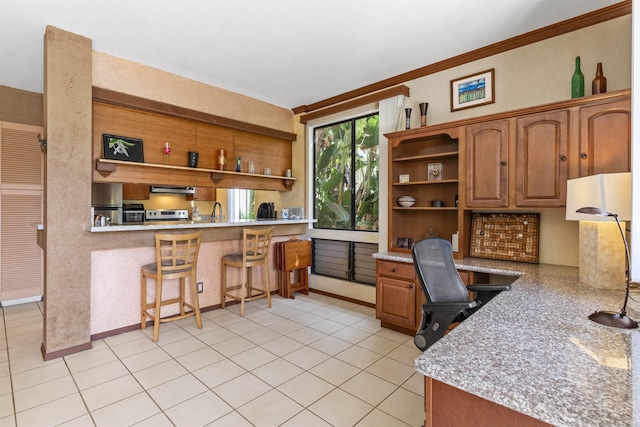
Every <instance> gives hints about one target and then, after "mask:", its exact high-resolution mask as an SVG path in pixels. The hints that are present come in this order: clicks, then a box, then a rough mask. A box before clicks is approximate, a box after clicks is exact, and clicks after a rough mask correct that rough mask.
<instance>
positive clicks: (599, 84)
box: [591, 62, 607, 95]
mask: <svg viewBox="0 0 640 427" xmlns="http://www.w3.org/2000/svg"><path fill="white" fill-rule="evenodd" d="M606 92H607V78H606V77H605V76H604V74H602V62H598V66H597V67H596V78H595V79H593V82H591V94H592V95H597V94H599V93H606Z"/></svg>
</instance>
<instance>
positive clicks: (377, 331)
mask: <svg viewBox="0 0 640 427" xmlns="http://www.w3.org/2000/svg"><path fill="white" fill-rule="evenodd" d="M238 312H239V306H237V305H235V306H231V307H227V309H225V310H214V311H209V312H206V313H203V327H202V329H197V328H196V327H195V321H194V319H193V318H189V319H185V320H182V321H179V322H171V323H165V324H163V325H161V327H160V339H159V341H158V342H157V343H154V342H153V341H152V340H151V339H150V335H151V331H152V329H151V328H147V330H145V331H141V330H136V331H133V332H127V333H124V334H120V335H116V336H112V337H109V338H106V339H103V340H99V341H94V342H93V348H92V349H91V350H87V351H84V352H81V353H77V354H73V355H70V356H67V357H64V358H59V359H55V360H51V361H48V362H43V361H42V357H41V355H40V345H41V343H42V305H41V303H32V304H24V305H17V306H10V307H5V308H0V320H1V321H2V323H1V324H0V427H16V426H17V427H37V426H69V427H71V426H73V427H76V426H77V427H80V426H108V427H118V426H134V425H135V426H140V427H142V426H153V427H163V426H188V427H194V426H216V427H222V426H229V427H231V426H232V427H243V426H287V427H298V426H304V427H314V426H359V427H373V426H380V427H395V426H398V427H400V426H402V427H406V426H413V427H417V426H420V425H422V423H423V421H424V400H423V377H422V375H420V374H418V373H417V372H415V370H414V368H413V361H414V359H415V358H416V357H417V356H418V355H419V351H418V350H417V349H416V348H415V346H414V345H413V341H412V338H411V337H409V336H407V335H403V334H399V333H396V332H393V331H390V330H387V329H382V328H380V322H379V321H377V320H376V319H375V311H374V310H373V309H371V308H367V307H363V306H360V305H356V304H353V303H350V302H345V301H341V300H337V299H334V298H330V297H327V296H323V295H318V294H313V293H311V294H310V295H309V296H305V295H298V296H297V297H296V299H291V300H289V299H284V298H280V297H275V298H274V300H273V307H272V308H271V309H267V304H266V300H257V301H253V302H251V303H250V304H249V306H248V307H247V311H246V313H245V316H244V318H242V317H240V316H239V315H238Z"/></svg>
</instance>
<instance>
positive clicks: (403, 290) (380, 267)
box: [376, 260, 424, 334]
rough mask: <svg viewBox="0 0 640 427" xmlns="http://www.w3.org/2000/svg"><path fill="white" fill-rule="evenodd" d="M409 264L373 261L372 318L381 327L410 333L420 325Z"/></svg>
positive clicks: (414, 282)
mask: <svg viewBox="0 0 640 427" xmlns="http://www.w3.org/2000/svg"><path fill="white" fill-rule="evenodd" d="M418 288H419V285H418V286H416V274H415V270H414V267H413V264H408V263H403V262H393V261H384V260H377V261H376V318H378V319H380V321H381V325H382V326H383V327H386V328H390V329H394V330H397V331H400V332H404V333H407V334H413V333H415V332H416V330H417V329H418V322H420V304H421V303H422V300H423V298H424V297H422V298H419V296H421V294H422V292H420V293H419V294H418V292H417V289H418Z"/></svg>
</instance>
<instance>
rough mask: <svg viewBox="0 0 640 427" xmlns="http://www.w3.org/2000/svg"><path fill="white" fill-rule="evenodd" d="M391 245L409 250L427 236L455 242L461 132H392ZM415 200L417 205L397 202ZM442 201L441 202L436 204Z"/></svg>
mask: <svg viewBox="0 0 640 427" xmlns="http://www.w3.org/2000/svg"><path fill="white" fill-rule="evenodd" d="M388 137H389V150H390V151H389V170H390V181H391V182H390V185H389V207H388V209H389V219H390V227H389V242H388V247H389V248H390V250H391V251H398V252H409V250H410V248H411V243H413V242H417V241H418V240H421V239H425V238H427V237H435V236H438V237H442V238H445V239H451V236H452V235H453V234H455V233H457V232H458V229H459V227H460V215H461V212H462V208H461V207H459V206H458V202H457V201H458V194H459V192H460V180H459V175H458V171H459V168H460V165H459V145H458V128H457V127H453V128H448V129H439V128H435V129H430V130H426V131H425V130H423V129H418V130H416V131H414V132H409V133H407V132H397V133H396V134H389V135H388ZM401 196H411V197H413V198H414V199H415V204H414V205H413V206H401V205H400V204H399V203H398V198H399V197H401ZM436 201H437V202H438V203H437V204H436V203H435V202H436Z"/></svg>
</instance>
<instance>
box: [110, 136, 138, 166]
mask: <svg viewBox="0 0 640 427" xmlns="http://www.w3.org/2000/svg"><path fill="white" fill-rule="evenodd" d="M102 156H103V157H104V158H105V159H110V160H122V161H125V162H138V163H144V147H143V143H142V139H140V138H131V137H128V136H119V135H112V134H109V133H103V134H102Z"/></svg>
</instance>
